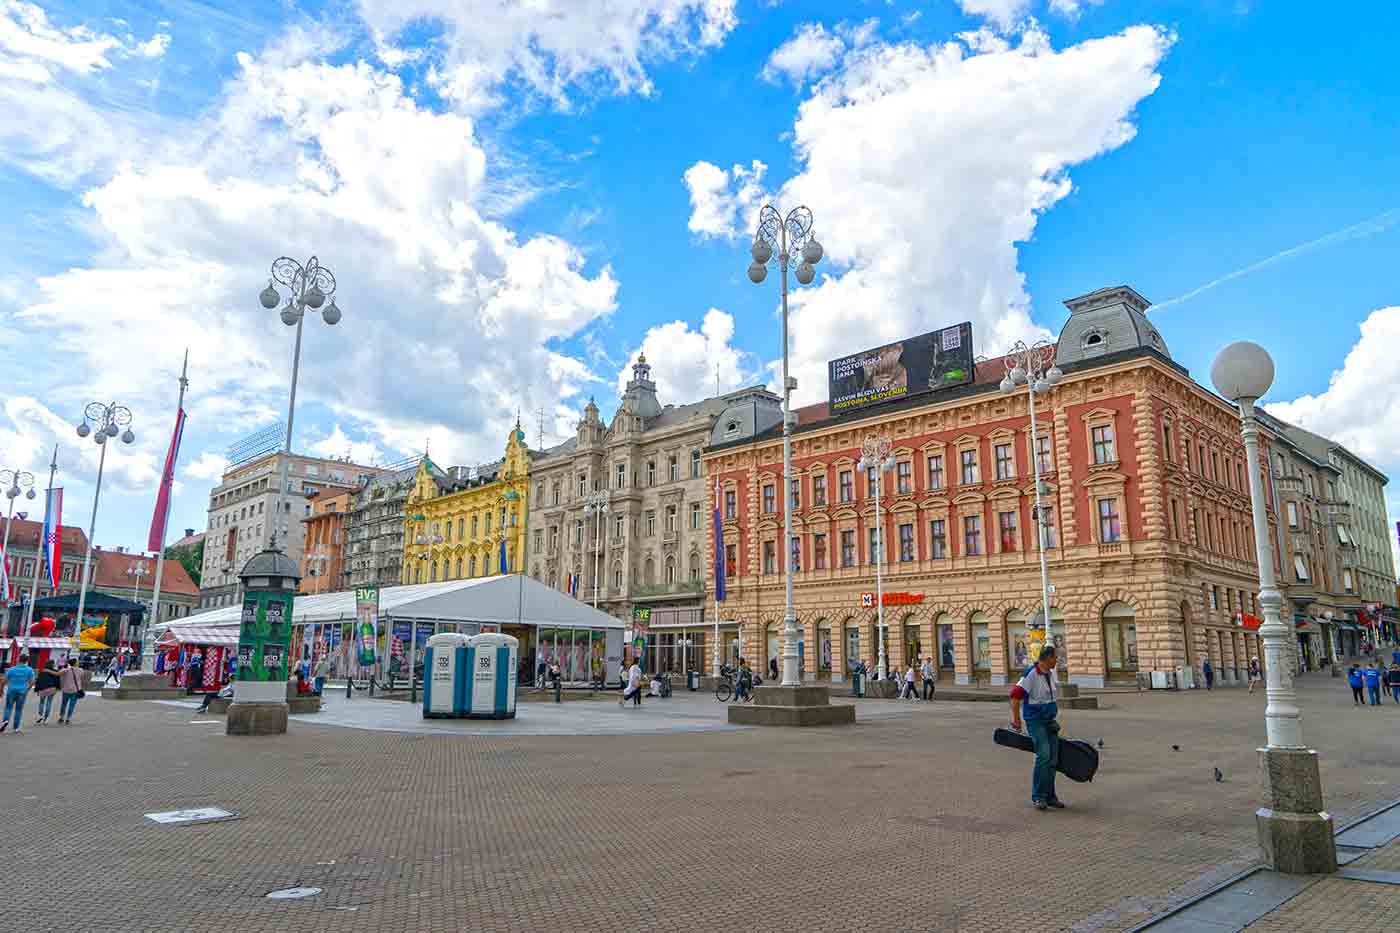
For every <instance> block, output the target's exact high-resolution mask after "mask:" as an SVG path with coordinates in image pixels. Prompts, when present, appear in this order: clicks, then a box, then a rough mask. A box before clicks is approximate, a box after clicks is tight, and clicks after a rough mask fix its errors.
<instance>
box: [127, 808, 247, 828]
mask: <svg viewBox="0 0 1400 933" xmlns="http://www.w3.org/2000/svg"><path fill="white" fill-rule="evenodd" d="M146 819H148V820H151V821H152V822H155V823H164V824H172V823H214V822H217V821H219V820H236V819H238V814H237V813H234V812H232V811H231V810H222V809H220V808H219V807H193V808H191V809H188V810H166V811H165V812H164V813H147V814H146Z"/></svg>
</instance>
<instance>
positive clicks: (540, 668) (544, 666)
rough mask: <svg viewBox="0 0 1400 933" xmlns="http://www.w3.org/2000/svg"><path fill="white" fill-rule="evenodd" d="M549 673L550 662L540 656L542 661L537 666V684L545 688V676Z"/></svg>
mask: <svg viewBox="0 0 1400 933" xmlns="http://www.w3.org/2000/svg"><path fill="white" fill-rule="evenodd" d="M548 673H549V662H548V661H546V660H545V659H544V656H543V655H541V656H540V663H539V664H537V665H536V666H535V686H536V687H539V688H540V689H544V678H545V675H546V674H548Z"/></svg>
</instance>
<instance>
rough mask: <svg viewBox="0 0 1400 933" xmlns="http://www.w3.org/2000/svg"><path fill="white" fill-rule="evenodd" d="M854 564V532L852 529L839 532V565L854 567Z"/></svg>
mask: <svg viewBox="0 0 1400 933" xmlns="http://www.w3.org/2000/svg"><path fill="white" fill-rule="evenodd" d="M855 565H856V533H855V532H854V531H843V532H841V566H842V567H854V566H855Z"/></svg>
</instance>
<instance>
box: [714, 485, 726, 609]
mask: <svg viewBox="0 0 1400 933" xmlns="http://www.w3.org/2000/svg"><path fill="white" fill-rule="evenodd" d="M719 495H720V494H719V477H718V476H716V477H715V602H717V603H722V602H724V584H725V569H726V568H725V565H724V525H723V524H722V523H721V521H720V511H719Z"/></svg>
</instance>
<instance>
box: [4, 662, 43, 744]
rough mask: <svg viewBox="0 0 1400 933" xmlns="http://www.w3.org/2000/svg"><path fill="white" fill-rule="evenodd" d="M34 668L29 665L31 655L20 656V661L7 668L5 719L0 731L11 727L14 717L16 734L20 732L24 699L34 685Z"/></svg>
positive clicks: (5, 678) (5, 675)
mask: <svg viewBox="0 0 1400 933" xmlns="http://www.w3.org/2000/svg"><path fill="white" fill-rule="evenodd" d="M34 677H35V674H34V668H32V667H30V666H29V655H27V654H22V655H20V656H19V663H18V664H16V665H14V666H13V667H9V668H6V669H5V674H4V680H5V721H4V722H0V732H4V731H5V730H6V729H8V728H10V722H11V720H12V719H13V721H14V724H15V734H16V735H18V734H19V726H20V720H21V718H22V717H23V716H24V701H25V700H26V699H27V698H28V697H29V688H30V687H31V686H33V685H34Z"/></svg>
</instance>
